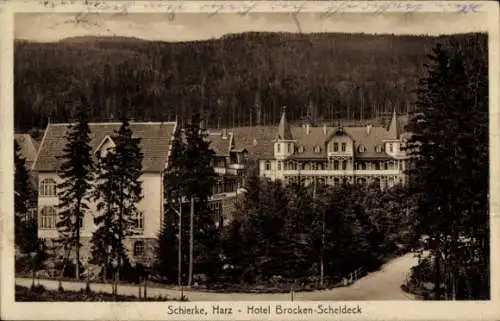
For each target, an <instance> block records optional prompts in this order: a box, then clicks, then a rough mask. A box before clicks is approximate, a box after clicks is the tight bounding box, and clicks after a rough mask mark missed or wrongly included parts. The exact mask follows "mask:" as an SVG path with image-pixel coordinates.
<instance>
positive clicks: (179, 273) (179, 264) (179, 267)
mask: <svg viewBox="0 0 500 321" xmlns="http://www.w3.org/2000/svg"><path fill="white" fill-rule="evenodd" d="M177 260H178V262H177V278H178V282H179V286H181V285H182V198H180V197H179V244H178V249H177Z"/></svg>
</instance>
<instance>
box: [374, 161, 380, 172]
mask: <svg viewBox="0 0 500 321" xmlns="http://www.w3.org/2000/svg"><path fill="white" fill-rule="evenodd" d="M375 169H376V170H379V169H380V163H379V162H375Z"/></svg>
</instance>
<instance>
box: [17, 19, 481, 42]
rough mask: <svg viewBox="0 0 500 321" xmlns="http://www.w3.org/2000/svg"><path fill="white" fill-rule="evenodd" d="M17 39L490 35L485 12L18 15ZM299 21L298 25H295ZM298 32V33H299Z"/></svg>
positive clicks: (180, 39) (195, 38)
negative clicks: (257, 34)
mask: <svg viewBox="0 0 500 321" xmlns="http://www.w3.org/2000/svg"><path fill="white" fill-rule="evenodd" d="M14 21H15V26H14V28H15V29H14V30H15V38H16V39H26V40H32V41H39V42H52V41H58V40H61V39H63V38H66V37H75V36H127V37H137V38H142V39H147V40H161V41H191V40H204V39H210V38H219V37H221V36H223V35H225V34H228V33H240V32H249V31H275V32H277V31H284V32H299V31H301V32H304V33H309V32H353V33H373V34H388V33H389V34H390V33H393V34H419V35H440V34H451V33H466V32H480V31H487V30H488V19H487V18H486V14H484V13H470V14H467V15H465V14H456V13H418V14H415V13H414V14H409V13H384V14H373V13H372V14H367V13H343V14H340V13H339V14H334V15H331V16H329V17H324V16H322V15H320V14H318V13H299V14H298V15H297V20H294V18H293V17H292V16H291V15H289V14H286V13H248V14H246V15H244V16H243V15H239V14H237V13H219V14H216V15H209V14H207V13H181V14H176V15H175V18H174V19H173V20H169V19H168V17H167V16H166V14H165V13H162V14H155V13H128V14H126V15H116V14H110V13H106V14H103V13H100V14H88V15H81V16H78V17H77V14H68V13H17V14H16V15H15V20H14ZM297 22H298V23H297ZM299 28H300V29H299Z"/></svg>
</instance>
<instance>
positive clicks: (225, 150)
mask: <svg viewBox="0 0 500 321" xmlns="http://www.w3.org/2000/svg"><path fill="white" fill-rule="evenodd" d="M208 139H209V140H210V148H211V149H213V150H214V151H215V156H214V158H213V162H212V163H213V167H214V171H215V173H216V174H218V177H217V182H216V184H215V185H214V187H213V191H212V194H213V195H212V197H211V198H210V203H209V205H210V207H211V208H212V211H213V213H214V215H215V217H216V219H217V221H218V224H219V225H223V224H224V223H227V222H229V220H230V218H231V213H232V212H233V211H234V209H235V206H236V202H237V201H238V199H239V196H241V195H242V192H243V191H242V187H243V184H244V179H245V175H246V166H245V165H246V164H245V162H246V157H247V150H246V149H245V148H244V147H237V146H236V143H235V135H234V133H233V132H228V131H227V129H224V130H222V131H218V132H216V131H213V130H209V133H208Z"/></svg>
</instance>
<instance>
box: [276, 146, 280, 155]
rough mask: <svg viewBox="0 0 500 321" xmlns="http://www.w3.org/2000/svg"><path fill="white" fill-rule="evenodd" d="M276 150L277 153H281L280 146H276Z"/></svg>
mask: <svg viewBox="0 0 500 321" xmlns="http://www.w3.org/2000/svg"><path fill="white" fill-rule="evenodd" d="M276 148H277V150H278V153H281V144H276Z"/></svg>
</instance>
